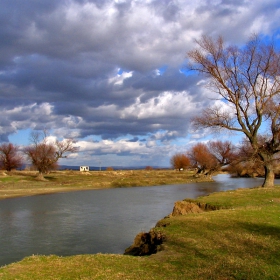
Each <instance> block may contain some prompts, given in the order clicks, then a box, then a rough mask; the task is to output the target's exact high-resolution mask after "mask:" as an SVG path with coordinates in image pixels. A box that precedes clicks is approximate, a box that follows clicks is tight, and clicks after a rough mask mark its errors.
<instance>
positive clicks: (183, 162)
mask: <svg viewBox="0 0 280 280" xmlns="http://www.w3.org/2000/svg"><path fill="white" fill-rule="evenodd" d="M170 164H171V166H172V167H173V168H174V169H178V170H180V169H181V168H183V169H185V168H188V167H189V166H190V164H191V162H190V159H189V158H188V157H187V155H185V154H181V153H177V154H175V155H174V156H172V158H171V159H170Z"/></svg>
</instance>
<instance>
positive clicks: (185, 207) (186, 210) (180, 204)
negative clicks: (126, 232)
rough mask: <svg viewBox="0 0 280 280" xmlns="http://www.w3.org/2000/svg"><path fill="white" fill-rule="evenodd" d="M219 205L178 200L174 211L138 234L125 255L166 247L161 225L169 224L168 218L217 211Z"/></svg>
mask: <svg viewBox="0 0 280 280" xmlns="http://www.w3.org/2000/svg"><path fill="white" fill-rule="evenodd" d="M218 209H219V207H217V206H214V205H209V204H207V203H200V202H196V201H194V200H191V199H186V200H182V201H176V202H175V204H174V207H173V211H172V213H171V214H169V215H168V216H167V217H165V218H164V219H163V220H160V221H159V222H158V223H157V224H156V226H155V228H154V229H151V230H150V231H149V232H140V233H138V234H137V235H136V237H135V239H134V243H133V244H132V245H131V246H130V247H128V248H127V249H126V250H125V253H124V254H125V255H132V256H147V255H151V254H156V253H157V252H159V251H162V250H163V249H164V247H163V243H164V241H165V240H166V236H165V235H164V234H162V233H161V232H160V227H166V226H168V225H169V222H168V219H169V218H171V217H176V216H180V215H188V214H198V213H202V212H205V211H215V210H218Z"/></svg>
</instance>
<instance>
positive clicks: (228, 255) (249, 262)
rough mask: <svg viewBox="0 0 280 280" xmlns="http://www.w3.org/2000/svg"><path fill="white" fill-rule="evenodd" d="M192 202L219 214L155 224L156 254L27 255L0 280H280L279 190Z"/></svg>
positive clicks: (242, 192)
mask: <svg viewBox="0 0 280 280" xmlns="http://www.w3.org/2000/svg"><path fill="white" fill-rule="evenodd" d="M196 201H197V202H202V203H208V204H210V205H215V206H218V207H219V208H220V210H216V211H209V212H203V213H199V214H188V215H184V216H177V217H171V218H165V219H163V220H161V221H159V224H160V225H161V227H158V228H156V230H157V231H161V232H162V233H163V234H165V235H166V237H167V240H166V242H165V243H164V250H163V251H161V252H159V253H157V254H155V255H151V256H149V257H132V256H124V255H112V254H96V255H79V256H71V257H59V256H31V257H28V258H25V259H23V260H22V261H20V262H18V263H13V264H10V265H8V266H5V267H2V268H0V279H2V280H8V279H252V280H253V279H254V280H256V279H279V275H280V188H279V187H275V188H273V189H263V188H254V189H239V190H237V191H227V192H221V193H215V194H212V195H209V196H205V197H201V198H198V199H197V200H196Z"/></svg>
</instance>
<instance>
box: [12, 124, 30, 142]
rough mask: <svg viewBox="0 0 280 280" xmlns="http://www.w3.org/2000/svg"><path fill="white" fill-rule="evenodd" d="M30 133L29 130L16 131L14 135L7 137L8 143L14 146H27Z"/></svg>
mask: <svg viewBox="0 0 280 280" xmlns="http://www.w3.org/2000/svg"><path fill="white" fill-rule="evenodd" d="M32 131H33V130H32V129H30V128H28V129H21V130H18V131H17V132H16V133H13V134H10V135H9V142H10V143H12V144H14V145H24V146H25V145H29V144H30V135H31V133H32Z"/></svg>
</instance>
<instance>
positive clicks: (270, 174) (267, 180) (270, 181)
mask: <svg viewBox="0 0 280 280" xmlns="http://www.w3.org/2000/svg"><path fill="white" fill-rule="evenodd" d="M264 170H265V177H264V182H263V184H262V187H263V188H272V187H274V178H275V173H274V169H273V166H271V165H270V164H269V165H265V166H264Z"/></svg>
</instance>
